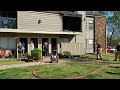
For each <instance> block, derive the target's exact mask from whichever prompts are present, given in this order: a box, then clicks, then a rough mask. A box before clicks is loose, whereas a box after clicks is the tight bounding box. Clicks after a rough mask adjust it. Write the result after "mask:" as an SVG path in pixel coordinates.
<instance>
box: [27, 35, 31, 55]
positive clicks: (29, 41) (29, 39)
mask: <svg viewBox="0 0 120 90" xmlns="http://www.w3.org/2000/svg"><path fill="white" fill-rule="evenodd" d="M27 39H28V53H31V52H30V51H31V48H30V43H31V38H30V37H28V38H27Z"/></svg>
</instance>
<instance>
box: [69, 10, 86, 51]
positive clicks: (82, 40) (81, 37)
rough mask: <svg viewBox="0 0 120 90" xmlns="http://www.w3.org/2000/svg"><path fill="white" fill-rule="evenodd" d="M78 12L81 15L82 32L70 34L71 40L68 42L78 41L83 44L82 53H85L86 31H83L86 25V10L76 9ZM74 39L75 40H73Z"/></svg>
mask: <svg viewBox="0 0 120 90" xmlns="http://www.w3.org/2000/svg"><path fill="white" fill-rule="evenodd" d="M77 13H78V14H81V15H82V22H81V23H82V25H81V26H82V32H81V34H80V35H75V36H71V41H70V42H80V43H82V44H83V46H82V47H83V53H85V48H86V47H85V46H86V43H85V42H86V40H85V37H86V33H85V29H86V25H85V18H86V11H77ZM74 40H75V41H74Z"/></svg>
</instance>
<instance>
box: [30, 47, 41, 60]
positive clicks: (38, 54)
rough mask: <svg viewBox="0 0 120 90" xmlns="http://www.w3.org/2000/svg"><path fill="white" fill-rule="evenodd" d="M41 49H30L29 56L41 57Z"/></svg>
mask: <svg viewBox="0 0 120 90" xmlns="http://www.w3.org/2000/svg"><path fill="white" fill-rule="evenodd" d="M41 53H42V50H41V49H38V48H35V49H34V50H31V57H32V58H34V59H39V58H40V57H41Z"/></svg>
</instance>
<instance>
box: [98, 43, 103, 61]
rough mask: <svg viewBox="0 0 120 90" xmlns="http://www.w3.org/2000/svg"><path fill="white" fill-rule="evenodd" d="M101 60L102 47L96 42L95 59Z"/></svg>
mask: <svg viewBox="0 0 120 90" xmlns="http://www.w3.org/2000/svg"><path fill="white" fill-rule="evenodd" d="M99 59H100V60H102V47H101V45H100V44H99V43H97V60H99Z"/></svg>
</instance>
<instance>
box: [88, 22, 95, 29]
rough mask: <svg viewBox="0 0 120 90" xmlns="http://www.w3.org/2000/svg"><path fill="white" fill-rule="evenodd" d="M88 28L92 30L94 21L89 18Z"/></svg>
mask: <svg viewBox="0 0 120 90" xmlns="http://www.w3.org/2000/svg"><path fill="white" fill-rule="evenodd" d="M89 30H94V21H93V20H89Z"/></svg>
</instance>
